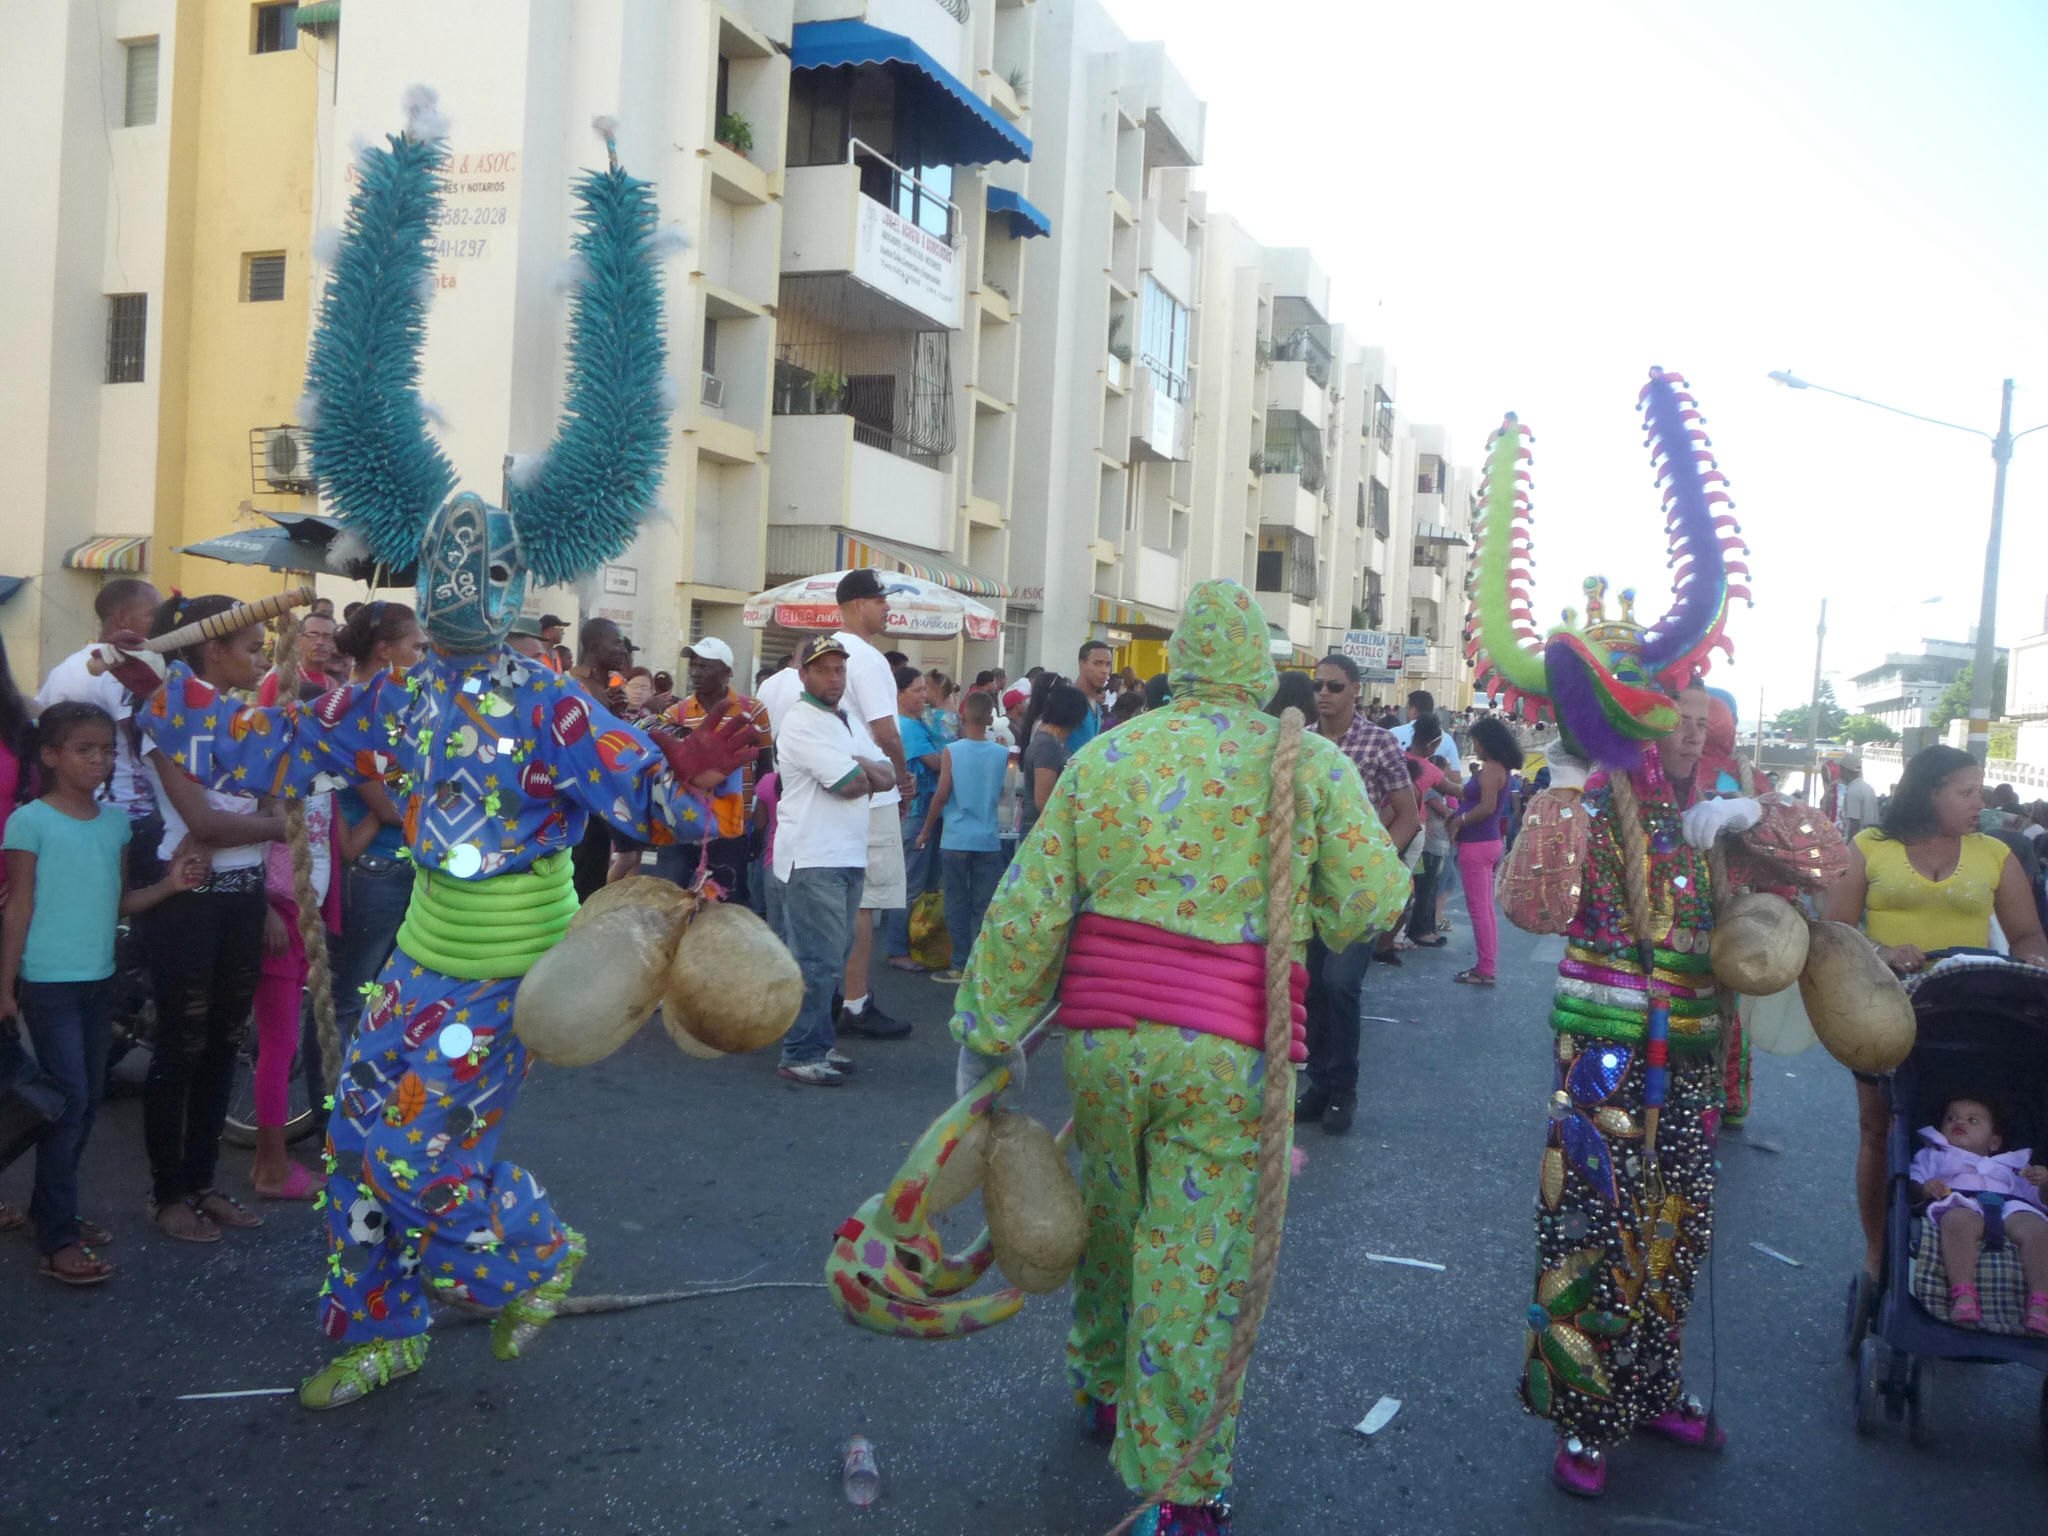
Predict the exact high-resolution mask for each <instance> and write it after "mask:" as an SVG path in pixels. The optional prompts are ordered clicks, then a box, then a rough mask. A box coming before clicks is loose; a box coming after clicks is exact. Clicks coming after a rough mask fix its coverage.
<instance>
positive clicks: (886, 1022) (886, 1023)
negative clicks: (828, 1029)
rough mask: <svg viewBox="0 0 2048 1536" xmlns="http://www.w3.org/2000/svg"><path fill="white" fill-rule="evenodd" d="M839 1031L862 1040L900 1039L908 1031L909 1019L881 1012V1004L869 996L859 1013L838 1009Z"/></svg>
mask: <svg viewBox="0 0 2048 1536" xmlns="http://www.w3.org/2000/svg"><path fill="white" fill-rule="evenodd" d="M839 1033H840V1034H842V1035H853V1036H855V1037H857V1038H859V1039H863V1040H901V1039H902V1038H903V1037H904V1036H905V1035H907V1034H909V1033H910V1020H908V1019H894V1018H891V1017H890V1016H889V1015H888V1014H886V1013H884V1012H882V1005H881V1004H880V1003H878V1002H876V1001H875V1000H874V998H873V997H870V998H869V999H868V1005H867V1007H865V1008H863V1009H861V1011H860V1012H859V1013H848V1012H847V1011H846V1010H845V1009H843V1008H842V1009H841V1010H840V1012H839Z"/></svg>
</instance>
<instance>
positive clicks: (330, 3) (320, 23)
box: [292, 0, 341, 27]
mask: <svg viewBox="0 0 2048 1536" xmlns="http://www.w3.org/2000/svg"><path fill="white" fill-rule="evenodd" d="M292 19H293V20H294V21H295V22H296V23H297V24H298V25H299V26H302V27H331V26H333V25H334V24H335V23H336V22H337V21H339V20H341V0H318V3H316V4H312V5H302V6H300V7H299V9H298V12H297V14H296V15H295V16H294V17H293V18H292Z"/></svg>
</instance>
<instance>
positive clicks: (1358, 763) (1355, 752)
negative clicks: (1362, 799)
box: [1337, 710, 1415, 820]
mask: <svg viewBox="0 0 2048 1536" xmlns="http://www.w3.org/2000/svg"><path fill="white" fill-rule="evenodd" d="M1337 750H1338V751H1339V752H1342V753H1343V754H1344V755H1345V756H1346V757H1348V758H1350V759H1351V764H1352V766H1353V767H1354V768H1356V769H1357V770H1358V776H1359V777H1360V778H1361V779H1363V780H1365V796H1366V798H1367V799H1368V800H1370V801H1372V808H1373V809H1374V810H1375V811H1378V812H1379V814H1380V817H1381V819H1382V820H1384V819H1385V817H1386V815H1387V806H1388V805H1389V803H1390V802H1392V800H1393V798H1394V796H1395V795H1397V794H1399V793H1400V792H1401V791H1402V790H1404V789H1413V788H1414V787H1415V782H1414V780H1412V779H1410V778H1409V777H1408V764H1407V761H1406V760H1405V758H1404V757H1403V756H1402V753H1401V747H1400V743H1398V742H1396V741H1395V740H1394V733H1393V732H1392V731H1389V730H1387V729H1385V728H1384V727H1382V726H1377V725H1374V724H1373V723H1372V722H1371V721H1370V720H1368V719H1366V718H1365V713H1364V711H1363V710H1361V711H1360V712H1359V713H1357V714H1355V715H1353V716H1352V717H1351V729H1349V730H1348V731H1346V732H1345V733H1344V734H1343V735H1342V736H1341V737H1339V738H1338V740H1337Z"/></svg>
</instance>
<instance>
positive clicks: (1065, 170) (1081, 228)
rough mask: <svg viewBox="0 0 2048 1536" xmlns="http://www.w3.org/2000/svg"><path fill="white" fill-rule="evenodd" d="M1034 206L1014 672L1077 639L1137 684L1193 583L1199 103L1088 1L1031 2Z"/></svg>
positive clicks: (1153, 48) (1160, 652) (1147, 47)
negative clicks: (1040, 235) (1041, 224)
mask: <svg viewBox="0 0 2048 1536" xmlns="http://www.w3.org/2000/svg"><path fill="white" fill-rule="evenodd" d="M1032 9H1033V10H1034V11H1035V12H1037V57H1038V68H1037V72H1036V77H1035V83H1034V86H1033V99H1032V123H1033V128H1034V132H1035V133H1036V135H1037V138H1038V152H1037V154H1036V155H1035V157H1034V161H1033V165H1032V168H1031V180H1030V192H1031V199H1032V201H1033V202H1034V203H1036V204H1037V205H1038V206H1039V207H1040V208H1042V209H1044V210H1045V212H1046V215H1047V217H1048V219H1049V221H1050V224H1051V232H1050V235H1049V236H1048V238H1047V239H1046V240H1045V241H1044V242H1043V245H1044V249H1043V250H1042V251H1037V252H1034V253H1033V259H1032V262H1031V266H1030V268H1029V270H1028V272H1027V273H1026V275H1025V282H1024V307H1025V310H1026V312H1027V313H1028V314H1029V316H1030V317H1031V322H1032V323H1031V325H1030V326H1029V328H1028V329H1027V330H1026V331H1025V333H1024V335H1023V338H1022V341H1023V345H1022V361H1021V384H1022V401H1021V406H1020V409H1019V411H1018V413H1017V415H1018V421H1017V425H1016V429H1015V436H1016V443H1017V455H1016V460H1017V467H1016V501H1017V506H1018V508H1019V516H1018V517H1017V519H1016V520H1015V523H1014V526H1013V528H1012V533H1011V549H1010V572H1011V585H1012V586H1013V588H1014V592H1013V595H1012V596H1011V598H1010V599H1009V602H1008V604H1007V607H1006V610H1005V612H1006V618H1007V620H1008V623H1007V626H1006V627H1007V629H1008V630H1009V642H1010V643H1009V644H1008V646H1007V648H1006V658H1007V660H1008V664H1009V666H1010V668H1011V670H1012V671H1016V670H1019V669H1020V668H1021V667H1022V666H1024V665H1026V664H1028V663H1034V662H1042V663H1044V664H1046V665H1048V666H1053V667H1057V668H1059V669H1061V670H1064V671H1069V672H1071V671H1072V664H1073V662H1074V659H1075V651H1076V648H1077V647H1078V646H1079V644H1080V642H1081V640H1082V639H1084V638H1096V639H1108V640H1110V641H1111V642H1112V643H1113V644H1115V645H1117V646H1118V648H1119V649H1120V650H1121V651H1122V652H1123V653H1124V656H1125V658H1126V659H1128V660H1130V661H1131V663H1132V664H1133V665H1135V666H1138V667H1139V668H1141V669H1145V670H1157V669H1158V667H1159V666H1160V665H1161V664H1162V662H1163V656H1164V642H1165V640H1166V637H1167V636H1168V635H1169V634H1170V633H1171V632H1172V629H1173V624H1174V621H1175V619H1176V618H1177V617H1178V614H1179V607H1180V602H1181V597H1182V594H1183V593H1184V592H1185V590H1186V587H1187V585H1188V580H1187V568H1186V561H1187V557H1188V554H1189V550H1190V547H1191V540H1192V537H1193V532H1192V517H1191V510H1192V503H1193V496H1194V466H1193V438H1194V415H1195V413H1194V409H1193V398H1194V391H1195V387H1196V380H1197V378H1198V369H1197V353H1196V329H1197V327H1196V315H1197V312H1198V308H1199V298H1200V294H1199V283H1200V275H1201V258H1200V254H1199V253H1200V247H1201V245H1202V242H1203V239H1204V229H1203V222H1202V220H1203V213H1202V205H1201V199H1200V196H1199V194H1196V193H1194V192H1193V190H1192V188H1191V186H1190V179H1189V174H1188V173H1189V170H1190V168H1191V167H1193V166H1195V165H1197V164H1199V163H1200V161H1201V157H1202V140H1203V133H1204V122H1205V117H1206V108H1205V107H1204V105H1203V103H1202V102H1201V101H1200V100H1199V99H1197V98H1196V96H1195V95H1194V93H1193V91H1192V90H1190V89H1189V88H1188V85H1187V82H1186V81H1185V80H1183V79H1182V78H1181V76H1180V75H1179V73H1178V72H1177V71H1176V70H1175V69H1174V68H1173V65H1172V63H1171V61H1169V60H1168V59H1167V57H1166V53H1165V50H1164V48H1163V47H1162V46H1160V45H1159V44H1156V43H1152V44H1134V43H1131V42H1129V41H1128V40H1127V39H1125V38H1124V36H1123V34H1122V33H1121V32H1119V31H1118V30H1117V28H1116V26H1115V24H1114V23H1113V22H1112V21H1111V20H1110V19H1109V16H1108V13H1107V12H1106V11H1104V10H1103V9H1102V7H1101V6H1100V5H1099V4H1097V3H1096V0H1038V3H1037V4H1036V5H1034V6H1033V7H1032Z"/></svg>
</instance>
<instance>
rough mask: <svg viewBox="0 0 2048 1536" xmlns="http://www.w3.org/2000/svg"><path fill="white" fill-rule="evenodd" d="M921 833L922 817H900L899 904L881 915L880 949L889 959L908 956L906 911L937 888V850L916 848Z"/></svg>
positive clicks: (922, 826)
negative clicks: (901, 893) (901, 848)
mask: <svg viewBox="0 0 2048 1536" xmlns="http://www.w3.org/2000/svg"><path fill="white" fill-rule="evenodd" d="M922 831H924V817H923V815H922V814H920V815H916V816H906V817H904V818H903V905H902V906H900V907H891V908H890V909H889V910H888V911H887V912H884V913H883V914H882V938H883V941H884V948H885V949H887V951H888V953H889V954H890V955H891V956H892V957H899V956H907V955H908V954H909V953H910V909H911V908H912V907H914V906H916V905H917V898H918V897H920V896H922V895H923V894H924V893H925V892H926V891H930V890H936V889H937V888H938V881H937V879H936V878H935V877H936V876H937V874H938V854H939V850H938V849H937V848H935V847H924V848H920V847H918V846H917V836H918V834H919V833H920V832H922Z"/></svg>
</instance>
